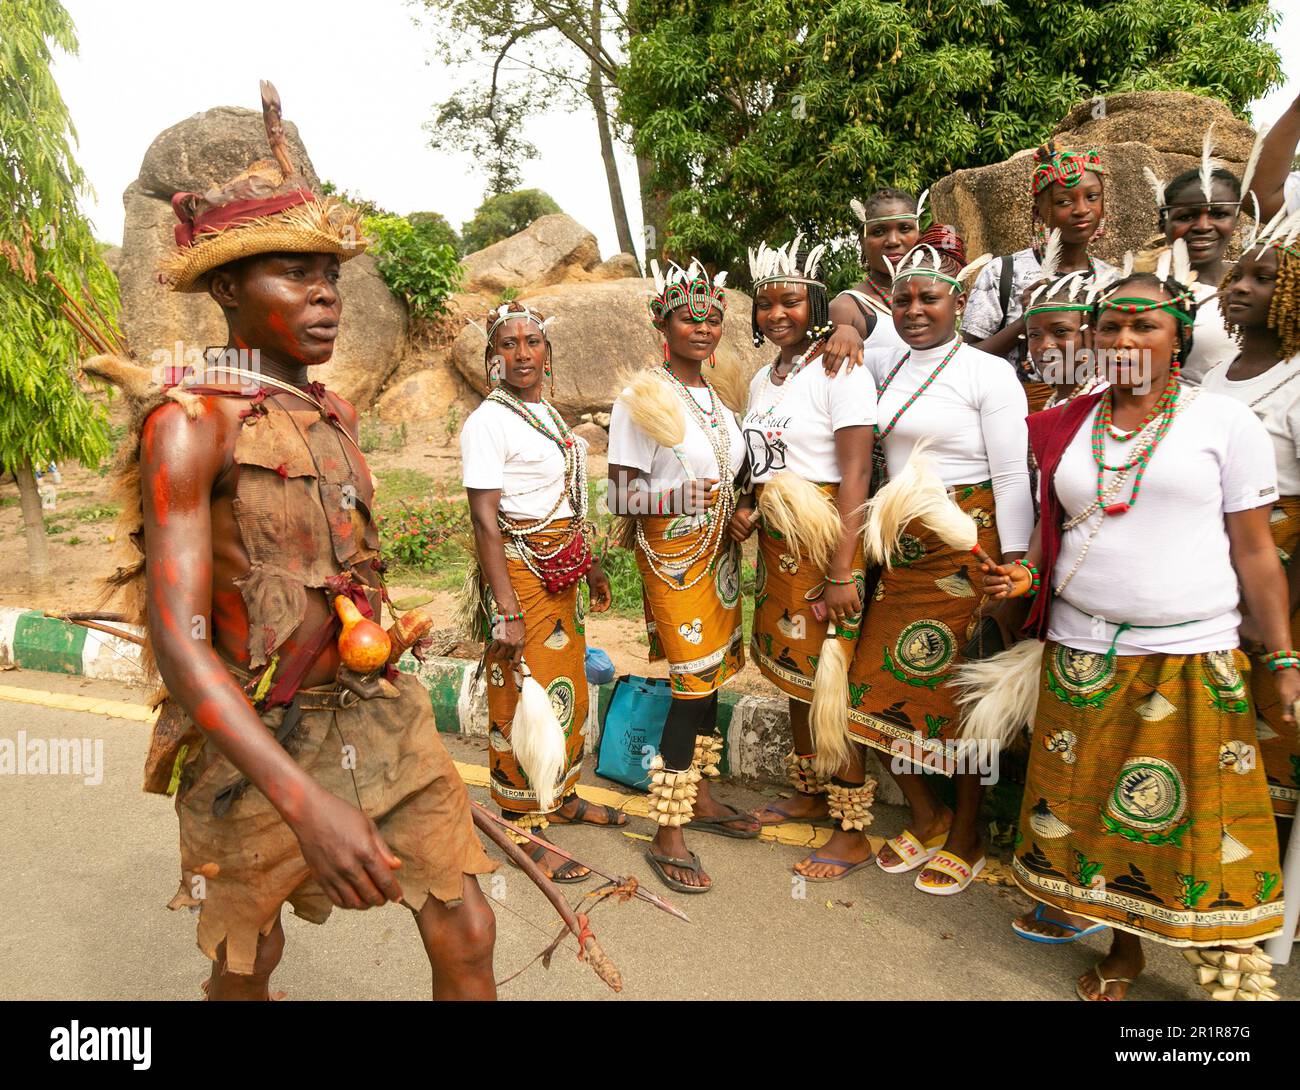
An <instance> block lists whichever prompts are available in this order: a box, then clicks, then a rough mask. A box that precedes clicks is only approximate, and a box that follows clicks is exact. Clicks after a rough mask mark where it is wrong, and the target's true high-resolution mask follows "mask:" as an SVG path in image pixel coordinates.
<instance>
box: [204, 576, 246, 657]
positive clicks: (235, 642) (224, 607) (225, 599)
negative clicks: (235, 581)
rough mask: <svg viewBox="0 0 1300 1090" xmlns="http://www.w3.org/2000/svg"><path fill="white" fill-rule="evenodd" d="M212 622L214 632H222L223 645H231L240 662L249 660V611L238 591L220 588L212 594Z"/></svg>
mask: <svg viewBox="0 0 1300 1090" xmlns="http://www.w3.org/2000/svg"><path fill="white" fill-rule="evenodd" d="M212 624H213V628H214V630H215V631H214V634H215V633H216V632H219V633H221V636H222V643H223V645H229V650H230V651H231V652H233V653H234V655H235V657H236V658H237V659H238V660H239V661H240V662H247V661H248V660H249V658H250V655H249V653H248V611H247V610H246V609H245V608H244V599H243V596H242V595H241V594H240V593H239V592H238V591H234V590H219V591H217V592H216V593H214V594H213V595H212Z"/></svg>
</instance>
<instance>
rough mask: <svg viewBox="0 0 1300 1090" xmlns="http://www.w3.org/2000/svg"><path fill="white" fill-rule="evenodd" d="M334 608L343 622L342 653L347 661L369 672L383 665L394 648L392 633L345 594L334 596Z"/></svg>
mask: <svg viewBox="0 0 1300 1090" xmlns="http://www.w3.org/2000/svg"><path fill="white" fill-rule="evenodd" d="M334 612H335V613H337V614H338V615H339V620H341V621H342V622H343V631H342V632H341V633H339V657H340V658H341V659H342V660H343V665H344V666H346V667H347V668H348V669H349V670H351V671H353V672H354V673H357V674H368V673H370V672H372V671H374V670H378V669H379V668H380V667H381V666H383V665H384V664H385V663H386V662H387V661H388V653H389V651H391V650H392V641H390V640H389V638H388V633H387V632H385V631H384V630H383V629H382V628H380V627H379V625H377V624H375V622H374V621H369V620H367V619H366V618H365V617H363V616H361V611H360V610H358V609H357V607H356V604H355V603H354V602H353V601H352V600H351V599H350V598H345V597H343V595H341V594H340V595H338V596H337V597H336V598H335V599H334Z"/></svg>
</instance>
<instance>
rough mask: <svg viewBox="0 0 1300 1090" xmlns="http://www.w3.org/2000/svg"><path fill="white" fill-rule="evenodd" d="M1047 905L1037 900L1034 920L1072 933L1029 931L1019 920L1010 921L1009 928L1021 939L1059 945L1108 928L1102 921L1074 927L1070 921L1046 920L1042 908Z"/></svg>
mask: <svg viewBox="0 0 1300 1090" xmlns="http://www.w3.org/2000/svg"><path fill="white" fill-rule="evenodd" d="M1046 907H1047V906H1046V905H1045V904H1043V902H1042V901H1039V902H1038V904H1037V906H1035V908H1034V922H1035V923H1045V924H1047V925H1048V926H1049V927H1062V928H1064V929H1065V930H1066V931H1073V932H1074V934H1073V935H1044V934H1042V933H1041V932H1039V931H1029V930H1027V929H1026V928H1023V927H1021V926H1020V921H1019V920H1012V921H1011V930H1012V931H1014V932H1015V933H1016V934H1017V935H1019V936H1020V937H1021V938H1022V939H1028V940H1029V941H1030V942H1041V943H1043V944H1045V945H1047V946H1061V945H1063V944H1065V943H1067V942H1078V941H1079V940H1080V939H1086V938H1087V937H1088V936H1089V935H1096V934H1097V933H1098V932H1100V931H1108V930H1110V928H1109V927H1108V926H1107V925H1106V924H1104V923H1095V924H1093V925H1092V926H1091V927H1075V926H1074V924H1072V923H1063V922H1061V921H1060V920H1047V919H1044V918H1043V910H1044V909H1045V908H1046Z"/></svg>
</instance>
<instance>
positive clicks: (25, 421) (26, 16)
mask: <svg viewBox="0 0 1300 1090" xmlns="http://www.w3.org/2000/svg"><path fill="white" fill-rule="evenodd" d="M0 26H3V27H4V31H3V33H2V34H0V160H3V162H4V164H5V169H4V170H0V193H3V207H4V209H5V214H4V216H3V217H0V330H2V331H3V335H0V467H2V468H3V469H5V470H10V471H14V472H16V473H17V474H18V477H19V481H20V483H22V482H23V481H24V480H29V478H30V474H29V467H30V466H31V465H32V464H34V463H41V462H45V461H48V460H50V459H51V458H53V459H56V460H57V459H63V458H75V459H76V460H78V461H80V462H81V463H83V464H84V465H88V466H95V465H97V464H98V462H99V461H100V459H102V458H103V457H104V455H105V454H107V453H108V450H109V431H108V424H107V420H106V417H105V413H104V410H103V407H102V406H99V405H96V404H93V403H92V402H90V401H88V400H87V399H86V398H85V397H84V396H82V393H81V391H80V390H79V389H78V386H77V381H76V372H77V361H78V359H79V358H80V357H81V356H82V354H83V353H84V352H85V346H84V345H83V344H82V343H81V342H80V340H79V339H78V336H77V334H76V332H75V331H74V330H73V328H72V326H71V325H69V324H68V322H66V321H65V320H64V319H63V318H62V317H60V315H59V303H60V301H61V297H60V296H59V294H58V292H57V289H56V288H55V286H54V285H53V284H52V283H51V282H50V280H49V279H48V275H47V274H52V275H53V276H55V277H57V278H58V280H59V281H60V282H61V283H62V284H63V285H64V286H65V287H67V288H68V289H69V290H70V291H72V292H74V293H77V294H85V295H87V296H89V298H90V299H93V301H94V302H95V304H96V305H97V306H98V308H99V309H100V310H101V311H103V313H104V314H105V315H107V316H115V315H116V313H117V309H118V298H117V281H116V279H115V278H114V276H113V274H112V272H111V271H110V270H109V269H108V267H107V266H106V265H105V264H104V262H103V261H102V260H100V256H99V246H98V244H97V243H96V241H95V239H94V236H93V235H92V233H91V230H90V225H89V224H88V223H87V222H86V220H85V219H84V218H83V217H82V216H81V214H80V212H79V211H78V208H77V197H78V194H79V193H80V192H82V191H83V190H84V189H85V185H86V182H85V178H84V176H83V175H82V172H81V170H80V168H79V167H78V166H77V164H76V162H75V160H74V159H73V153H72V141H73V140H75V133H74V132H73V130H72V125H71V122H70V120H69V118H68V111H67V108H66V107H65V105H64V103H63V98H62V96H61V95H60V94H59V89H58V87H57V86H56V85H55V82H54V77H53V75H52V74H51V72H50V61H51V51H52V50H53V49H56V48H57V49H62V50H64V51H65V52H68V53H74V52H75V51H76V48H77V42H76V36H75V32H74V29H73V25H72V20H71V19H70V18H69V16H68V13H67V12H66V11H64V9H63V7H62V5H60V4H58V3H57V2H55V0H0ZM83 285H84V287H83ZM36 513H37V515H38V516H39V508H38V509H37V512H36ZM24 515H25V516H28V515H29V513H28V511H27V507H26V504H25V505H24ZM26 521H27V535H28V548H29V560H30V561H31V563H32V568H33V574H34V575H37V576H40V575H43V574H44V573H43V571H42V570H40V569H41V565H42V564H43V556H44V537H43V530H42V528H41V526H40V524H39V520H38V521H37V523H36V524H35V525H33V523H32V519H31V518H30V517H27V518H26ZM38 554H39V555H38Z"/></svg>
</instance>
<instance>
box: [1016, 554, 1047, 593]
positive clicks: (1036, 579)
mask: <svg viewBox="0 0 1300 1090" xmlns="http://www.w3.org/2000/svg"><path fill="white" fill-rule="evenodd" d="M1016 563H1017V564H1019V565H1020V566H1021V567H1022V568H1024V569H1025V571H1027V572H1028V573H1029V589H1028V590H1027V591H1025V597H1026V598H1032V597H1034V595H1036V594H1037V593H1038V589H1039V587H1041V586H1042V585H1043V577H1042V575H1041V574H1039V571H1038V569H1037V568H1036V567H1034V565H1033V564H1031V563H1029V561H1028V560H1025V559H1024V558H1023V557H1021V558H1020V559H1019V560H1017V561H1016Z"/></svg>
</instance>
